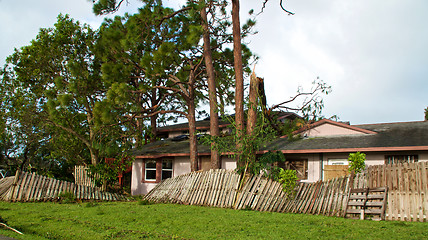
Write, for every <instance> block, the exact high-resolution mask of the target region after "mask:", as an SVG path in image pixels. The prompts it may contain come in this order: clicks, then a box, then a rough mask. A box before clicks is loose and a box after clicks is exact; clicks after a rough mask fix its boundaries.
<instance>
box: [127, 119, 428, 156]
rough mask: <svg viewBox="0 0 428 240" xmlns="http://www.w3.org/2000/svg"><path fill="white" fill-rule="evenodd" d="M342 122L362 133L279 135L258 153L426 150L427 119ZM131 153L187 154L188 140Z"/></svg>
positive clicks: (204, 150)
mask: <svg viewBox="0 0 428 240" xmlns="http://www.w3.org/2000/svg"><path fill="white" fill-rule="evenodd" d="M329 121H330V120H329ZM324 123H326V121H324ZM334 123H335V122H334ZM319 124H322V123H317V124H314V125H313V127H316V126H319ZM343 125H346V124H343ZM343 125H340V126H341V127H346V126H348V127H351V128H352V129H353V130H358V131H362V132H363V133H364V134H354V135H335V136H323V137H314V138H301V139H298V140H294V141H293V140H291V141H290V140H288V139H286V138H278V139H276V140H274V141H272V142H270V143H269V144H267V146H266V147H265V148H263V149H261V151H260V153H263V152H267V151H271V150H279V151H282V152H284V153H328V152H356V151H362V152H375V151H406V150H414V151H416V150H428V121H422V122H400V123H383V124H364V125H354V126H349V125H346V126H343ZM198 152H199V155H201V156H204V155H210V148H209V146H208V145H202V144H198ZM130 154H131V155H134V156H136V158H158V157H165V156H189V141H188V140H184V141H173V140H170V139H168V140H163V141H157V142H154V143H150V144H147V145H145V146H143V147H142V148H140V149H136V150H133V151H131V152H130Z"/></svg>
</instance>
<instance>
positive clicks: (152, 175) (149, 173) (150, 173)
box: [146, 170, 156, 180]
mask: <svg viewBox="0 0 428 240" xmlns="http://www.w3.org/2000/svg"><path fill="white" fill-rule="evenodd" d="M146 180H156V170H146Z"/></svg>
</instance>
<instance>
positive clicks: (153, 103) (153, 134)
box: [150, 89, 159, 142]
mask: <svg viewBox="0 0 428 240" xmlns="http://www.w3.org/2000/svg"><path fill="white" fill-rule="evenodd" d="M158 91H159V89H152V94H151V96H150V97H151V98H150V101H151V106H152V107H153V106H156V105H158V104H159V100H158V95H157V93H158ZM157 119H158V115H157V114H155V115H153V116H151V117H150V128H151V132H150V142H153V141H156V135H157V123H156V120H157Z"/></svg>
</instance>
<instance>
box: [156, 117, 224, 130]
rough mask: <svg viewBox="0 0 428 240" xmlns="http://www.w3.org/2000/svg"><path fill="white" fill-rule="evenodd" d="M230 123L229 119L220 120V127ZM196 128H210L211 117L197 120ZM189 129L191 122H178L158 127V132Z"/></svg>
mask: <svg viewBox="0 0 428 240" xmlns="http://www.w3.org/2000/svg"><path fill="white" fill-rule="evenodd" d="M229 125H230V123H229V122H228V121H224V120H219V127H220V128H222V127H226V126H229ZM196 129H197V130H204V129H210V119H209V118H208V119H204V120H199V121H196ZM186 130H189V124H188V123H187V122H185V123H178V124H173V125H168V126H165V127H160V128H158V130H157V131H158V132H170V131H186Z"/></svg>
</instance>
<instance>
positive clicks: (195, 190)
mask: <svg viewBox="0 0 428 240" xmlns="http://www.w3.org/2000/svg"><path fill="white" fill-rule="evenodd" d="M240 180H241V176H240V175H239V174H237V173H236V172H234V171H227V170H224V169H218V170H210V171H203V172H192V173H189V174H185V175H181V176H178V177H175V178H170V179H166V180H164V181H163V182H161V183H160V184H158V185H157V186H156V187H155V188H154V189H153V190H152V191H150V192H149V193H148V194H147V195H146V196H145V197H144V199H146V200H148V201H153V202H169V203H181V204H188V205H202V206H213V207H226V208H234V209H252V210H257V211H270V212H293V213H310V214H323V215H328V216H333V215H335V216H341V215H342V214H343V210H344V208H345V206H346V201H347V197H348V193H349V189H350V187H351V186H352V187H366V181H365V176H364V174H359V175H357V176H356V177H355V178H354V180H352V181H351V179H350V177H349V176H348V177H341V178H335V179H332V180H330V181H327V182H321V181H320V182H317V183H313V184H309V183H299V184H298V186H297V188H296V194H295V195H294V196H287V194H286V193H285V192H284V191H282V186H281V184H280V183H278V182H276V181H273V180H271V179H266V178H264V177H262V176H261V175H258V176H246V177H245V179H244V180H243V183H241V184H242V185H241V186H240ZM239 189H240V190H239Z"/></svg>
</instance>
